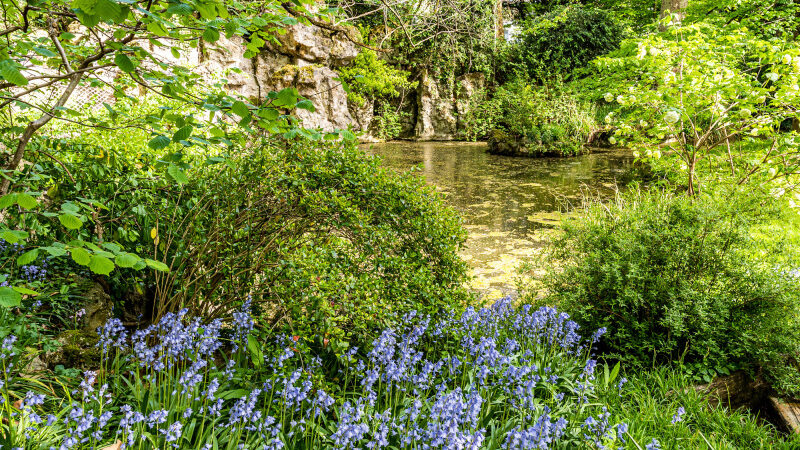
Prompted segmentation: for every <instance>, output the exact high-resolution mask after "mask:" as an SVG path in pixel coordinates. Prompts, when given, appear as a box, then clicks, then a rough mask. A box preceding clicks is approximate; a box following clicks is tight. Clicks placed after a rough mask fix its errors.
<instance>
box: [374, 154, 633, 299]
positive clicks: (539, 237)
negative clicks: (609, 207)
mask: <svg viewBox="0 0 800 450" xmlns="http://www.w3.org/2000/svg"><path fill="white" fill-rule="evenodd" d="M363 148H364V150H365V151H366V152H367V153H370V154H373V155H378V156H380V157H382V158H383V160H384V164H385V165H386V166H388V167H390V168H393V169H396V170H400V171H407V170H410V169H412V168H419V170H415V172H414V173H416V174H419V175H422V176H424V177H425V178H426V180H427V181H428V182H429V183H431V184H433V185H434V186H436V188H437V189H438V190H439V191H441V192H442V193H444V195H445V198H446V202H447V203H448V204H449V205H451V206H452V207H454V208H455V209H456V210H457V211H459V213H461V217H462V218H463V220H464V226H465V228H466V229H467V231H468V232H469V238H468V239H467V245H466V248H465V249H464V250H463V252H462V256H463V257H464V259H465V260H466V261H467V262H468V263H469V264H470V266H471V268H472V273H473V275H474V279H473V280H472V281H471V283H470V284H471V286H472V287H473V288H474V289H476V290H477V291H479V292H480V293H481V294H482V295H484V296H486V297H487V298H497V297H500V296H503V295H506V294H510V293H513V291H514V273H515V271H514V269H515V268H516V267H517V266H518V265H519V264H520V263H521V262H523V261H524V260H525V259H526V258H529V257H531V256H533V255H535V253H536V252H537V251H538V249H540V248H541V247H542V245H543V242H544V240H545V239H547V236H548V234H551V233H552V229H553V227H554V226H555V225H556V224H557V223H558V220H559V218H560V217H561V216H562V215H563V213H565V212H568V211H569V210H571V209H572V208H573V207H574V206H579V205H580V204H581V203H582V199H583V198H584V197H586V196H594V197H601V198H607V197H609V196H612V195H613V193H614V191H615V189H616V188H617V186H624V185H625V184H626V183H627V182H629V181H630V180H631V178H632V167H633V156H632V155H631V152H630V151H626V150H611V151H608V150H602V151H596V152H593V153H591V154H589V155H585V156H579V157H574V158H541V159H532V158H514V157H507V156H495V155H489V154H488V153H486V144H481V143H464V142H456V143H453V142H389V143H385V144H368V145H364V147H363Z"/></svg>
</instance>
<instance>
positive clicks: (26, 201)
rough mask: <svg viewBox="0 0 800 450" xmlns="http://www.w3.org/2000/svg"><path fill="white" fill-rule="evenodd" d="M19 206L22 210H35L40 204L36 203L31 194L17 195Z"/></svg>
mask: <svg viewBox="0 0 800 450" xmlns="http://www.w3.org/2000/svg"><path fill="white" fill-rule="evenodd" d="M17 204H18V205H19V206H20V207H21V208H22V209H33V208H36V207H37V206H39V202H37V201H36V199H35V198H33V196H32V195H30V194H24V193H23V194H17Z"/></svg>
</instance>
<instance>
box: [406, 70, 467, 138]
mask: <svg viewBox="0 0 800 450" xmlns="http://www.w3.org/2000/svg"><path fill="white" fill-rule="evenodd" d="M453 100H454V99H453V92H452V89H449V86H447V85H446V84H445V83H441V82H438V81H437V80H436V79H435V78H434V77H432V76H431V74H430V73H428V71H425V72H423V73H422V75H421V76H420V81H419V85H418V87H417V124H416V128H415V130H414V132H415V137H416V138H417V139H420V140H423V141H449V140H452V139H454V138H455V135H456V131H457V130H456V128H457V125H458V119H457V117H456V108H455V103H454V101H453Z"/></svg>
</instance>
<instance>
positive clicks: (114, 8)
mask: <svg viewBox="0 0 800 450" xmlns="http://www.w3.org/2000/svg"><path fill="white" fill-rule="evenodd" d="M121 12H122V8H121V7H120V4H119V3H117V2H115V1H114V0H97V1H96V3H95V5H94V14H95V15H96V16H98V17H99V18H100V20H101V21H102V22H106V21H109V20H116V19H117V18H118V17H119V15H120V13H121Z"/></svg>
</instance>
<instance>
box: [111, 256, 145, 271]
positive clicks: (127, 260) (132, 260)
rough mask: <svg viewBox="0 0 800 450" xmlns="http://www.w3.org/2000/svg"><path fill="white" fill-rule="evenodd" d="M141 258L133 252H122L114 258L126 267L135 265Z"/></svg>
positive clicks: (121, 265)
mask: <svg viewBox="0 0 800 450" xmlns="http://www.w3.org/2000/svg"><path fill="white" fill-rule="evenodd" d="M141 260H142V258H140V257H138V256H136V255H134V254H132V253H120V254H118V255H117V256H116V257H115V258H114V261H116V263H117V265H118V266H120V267H126V268H130V267H133V266H135V265H136V263H138V262H139V261H141Z"/></svg>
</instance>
